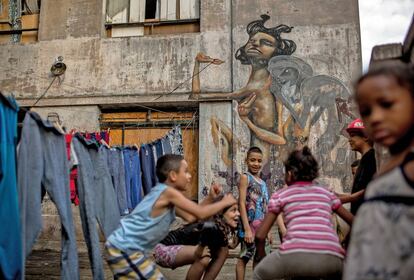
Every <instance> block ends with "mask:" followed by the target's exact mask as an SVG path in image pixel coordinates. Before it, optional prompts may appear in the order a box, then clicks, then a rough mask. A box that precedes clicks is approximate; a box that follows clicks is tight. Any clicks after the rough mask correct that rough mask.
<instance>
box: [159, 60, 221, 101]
mask: <svg viewBox="0 0 414 280" xmlns="http://www.w3.org/2000/svg"><path fill="white" fill-rule="evenodd" d="M211 64H213V62H210V63H209V64H207V65H206V66H205V67H204V68H202V69H201V70H200V71H198V72H197V73H195V74H193V75H192V76H191V77H190V78H188V79H187V80H185V81H184V82H182V83H179V84H178V86H176V87H175V88H174V89H173V90H172V91H170V92H168V93H166V94H163V95H160V96H158V97H156V98H155V99H154V101H156V100H158V99H160V98H161V97H165V96H167V95H170V94H171V93H173V92H174V91H176V90H177V89H178V88H180V87H181V86H182V85H183V84H184V83H186V82H188V81H189V80H192V79H193V78H194V77H195V76H197V75H198V74H200V73H201V72H203V71H204V70H205V69H206V68H207V67H209V66H210V65H211Z"/></svg>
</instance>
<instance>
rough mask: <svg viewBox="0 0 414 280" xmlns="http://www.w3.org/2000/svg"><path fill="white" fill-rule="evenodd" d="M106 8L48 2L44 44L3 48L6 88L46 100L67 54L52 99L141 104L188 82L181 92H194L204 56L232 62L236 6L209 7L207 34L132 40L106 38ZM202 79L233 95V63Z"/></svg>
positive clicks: (0, 79)
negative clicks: (198, 60)
mask: <svg viewBox="0 0 414 280" xmlns="http://www.w3.org/2000/svg"><path fill="white" fill-rule="evenodd" d="M104 2H105V1H101V0H82V1H80V0H76V1H75V0H71V1H43V2H42V10H41V16H40V18H41V22H40V26H39V42H36V43H32V44H25V45H23V44H3V45H0V50H1V51H0V61H2V63H1V65H0V67H1V70H2V71H1V72H0V88H2V89H3V90H5V91H9V92H14V93H15V95H16V97H17V98H21V99H26V98H35V97H37V96H40V95H41V94H42V93H43V91H44V89H45V88H46V87H47V86H48V85H49V83H50V81H51V79H52V78H51V77H50V76H49V69H50V67H51V65H52V63H53V61H54V60H55V58H56V57H57V56H63V57H64V62H65V63H66V65H67V71H66V73H65V77H64V81H63V83H61V85H60V86H57V85H54V86H52V88H51V89H50V91H49V92H48V94H47V95H46V96H45V99H47V98H53V97H58V98H61V97H66V98H76V97H79V96H83V97H85V96H88V97H91V99H90V104H96V103H95V102H96V100H95V99H93V97H100V96H112V97H115V96H116V99H118V100H119V98H118V96H119V97H120V98H122V96H125V95H128V96H131V95H132V96H137V98H138V99H137V101H139V96H148V95H154V96H157V95H158V94H161V95H162V94H166V93H168V92H170V91H172V90H173V89H174V88H175V87H176V86H178V85H179V84H181V83H183V84H182V85H181V86H180V87H179V88H178V89H177V90H176V91H175V93H190V91H191V76H192V74H193V66H194V58H195V56H196V54H197V53H198V52H200V51H203V52H206V53H212V54H214V55H215V56H218V57H221V58H222V59H224V60H226V61H228V62H229V61H231V58H232V54H231V48H230V47H229V46H230V45H231V32H230V30H231V24H230V22H231V14H230V11H231V10H230V2H229V1H224V0H214V1H202V2H201V16H200V17H201V31H202V32H201V33H186V34H174V35H167V36H166V35H154V36H145V37H128V38H105V36H104V35H103V34H102V32H103V30H104V22H103V18H104V16H103V15H102V10H103V6H102V3H104ZM91 11H94V12H93V13H92V12H91ZM85 13H88V15H85ZM200 76H201V77H202V79H203V87H204V88H205V90H206V91H216V92H224V91H230V90H231V64H230V63H226V64H223V65H220V66H218V67H215V68H214V69H213V67H208V68H207V69H206V70H205V71H203V72H202V73H201V74H200ZM114 99H115V98H114ZM161 101H162V99H161V100H159V102H161ZM27 104H30V102H27ZM27 104H26V103H25V104H24V105H27ZM70 104H71V102H67V104H63V105H70ZM61 105H62V104H61Z"/></svg>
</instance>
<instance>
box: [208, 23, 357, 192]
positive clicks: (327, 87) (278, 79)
mask: <svg viewBox="0 0 414 280" xmlns="http://www.w3.org/2000/svg"><path fill="white" fill-rule="evenodd" d="M269 19H270V17H269V16H268V15H262V16H261V19H260V20H256V21H252V22H250V23H249V24H248V25H247V28H246V32H247V34H248V36H249V39H248V41H247V42H246V43H245V45H243V46H241V47H240V48H239V49H238V50H237V52H236V54H235V58H236V59H237V60H239V61H240V63H241V64H242V65H249V66H250V77H249V79H248V81H247V83H246V85H245V86H244V87H243V88H241V89H239V90H237V91H235V92H233V93H230V94H228V97H229V98H231V99H235V100H237V101H238V102H237V103H235V104H237V110H235V111H236V114H234V118H235V119H234V120H235V121H234V122H233V127H232V128H230V127H228V126H227V125H226V124H225V123H224V122H222V121H220V119H219V117H218V115H219V114H218V115H216V116H214V115H213V116H212V117H211V120H210V121H211V132H212V133H211V134H212V136H213V137H212V138H213V142H214V144H215V146H216V148H217V151H218V152H220V157H221V160H222V162H224V163H225V164H226V166H227V168H228V169H229V170H230V171H234V170H233V169H234V168H236V167H237V170H236V171H237V172H241V171H242V170H238V169H239V168H240V167H238V166H237V163H236V162H233V160H234V159H235V158H236V157H235V155H234V153H238V152H239V151H242V150H247V149H248V148H249V147H250V146H258V147H260V148H261V149H262V151H263V170H262V175H263V179H264V180H266V182H267V184H268V186H269V187H270V189H275V188H279V187H281V186H282V184H283V182H281V179H280V178H283V177H284V170H283V164H282V162H281V158H283V155H284V154H285V153H286V152H288V151H289V150H290V149H294V148H298V147H300V146H302V145H313V146H311V148H313V149H314V153H315V154H316V156H317V157H318V161H319V162H320V163H321V167H322V169H323V171H326V172H325V174H328V175H329V176H330V175H333V176H336V173H335V172H337V171H338V170H340V168H342V167H344V174H346V171H345V168H346V170H347V171H349V170H348V169H349V167H348V166H349V165H348V162H347V160H348V161H349V160H350V159H352V157H350V156H349V154H347V149H348V147H345V148H344V147H343V145H342V143H343V141H342V138H343V137H342V138H341V136H340V135H341V131H342V128H343V127H344V125H345V124H346V123H348V121H349V119H350V118H352V114H351V113H350V111H349V108H348V107H347V106H348V105H347V104H348V100H349V98H350V92H349V90H348V89H347V88H346V86H345V85H344V84H343V83H342V82H341V81H340V80H339V79H337V78H335V77H332V76H328V75H315V74H314V71H313V69H312V66H311V65H310V64H309V63H307V62H306V61H305V60H303V59H301V58H299V57H296V56H293V55H292V54H293V53H294V52H295V50H296V43H295V42H294V41H293V40H289V39H285V38H282V36H284V35H286V34H285V33H290V32H291V31H292V30H293V27H290V26H287V25H283V24H281V25H277V26H275V27H269V28H268V27H266V26H265V25H264V24H265V22H266V21H267V20H269ZM258 73H260V75H256V74H258ZM225 95H226V94H222V96H225ZM237 113H238V114H237ZM238 126H239V128H237V127H238ZM246 132H247V133H248V132H250V142H249V143H242V144H240V142H238V143H239V144H238V143H235V142H236V141H234V139H238V138H240V139H241V138H243V137H242V134H243V135H245V134H246ZM238 133H240V134H238ZM312 133H313V134H312ZM223 139H224V140H225V141H223ZM309 142H313V143H309ZM338 143H339V144H338ZM333 151H334V152H333ZM331 155H332V156H331ZM345 159H346V160H345ZM238 164H240V163H238ZM328 166H330V168H328ZM332 166H335V168H332ZM341 170H342V169H341ZM329 172H331V173H329ZM227 173H228V174H230V175H231V174H233V173H234V172H227ZM339 177H340V176H339ZM343 177H344V176H343V175H342V178H343ZM341 180H342V179H341Z"/></svg>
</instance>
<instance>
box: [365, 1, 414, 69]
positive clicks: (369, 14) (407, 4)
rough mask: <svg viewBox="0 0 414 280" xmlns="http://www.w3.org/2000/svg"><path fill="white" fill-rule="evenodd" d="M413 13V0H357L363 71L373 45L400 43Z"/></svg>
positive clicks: (366, 67) (366, 65)
mask: <svg viewBox="0 0 414 280" xmlns="http://www.w3.org/2000/svg"><path fill="white" fill-rule="evenodd" d="M413 12H414V0H359V18H360V27H361V47H362V63H363V71H366V70H367V69H368V64H369V60H370V58H371V49H372V47H373V46H375V45H381V44H387V43H402V42H403V41H404V39H405V35H406V34H407V31H408V27H409V26H410V23H411V18H412V16H413Z"/></svg>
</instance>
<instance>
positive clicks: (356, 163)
mask: <svg viewBox="0 0 414 280" xmlns="http://www.w3.org/2000/svg"><path fill="white" fill-rule="evenodd" d="M359 162H360V160H359V159H357V160H355V161H354V162H353V163H352V164H351V167H358V165H359Z"/></svg>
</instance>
